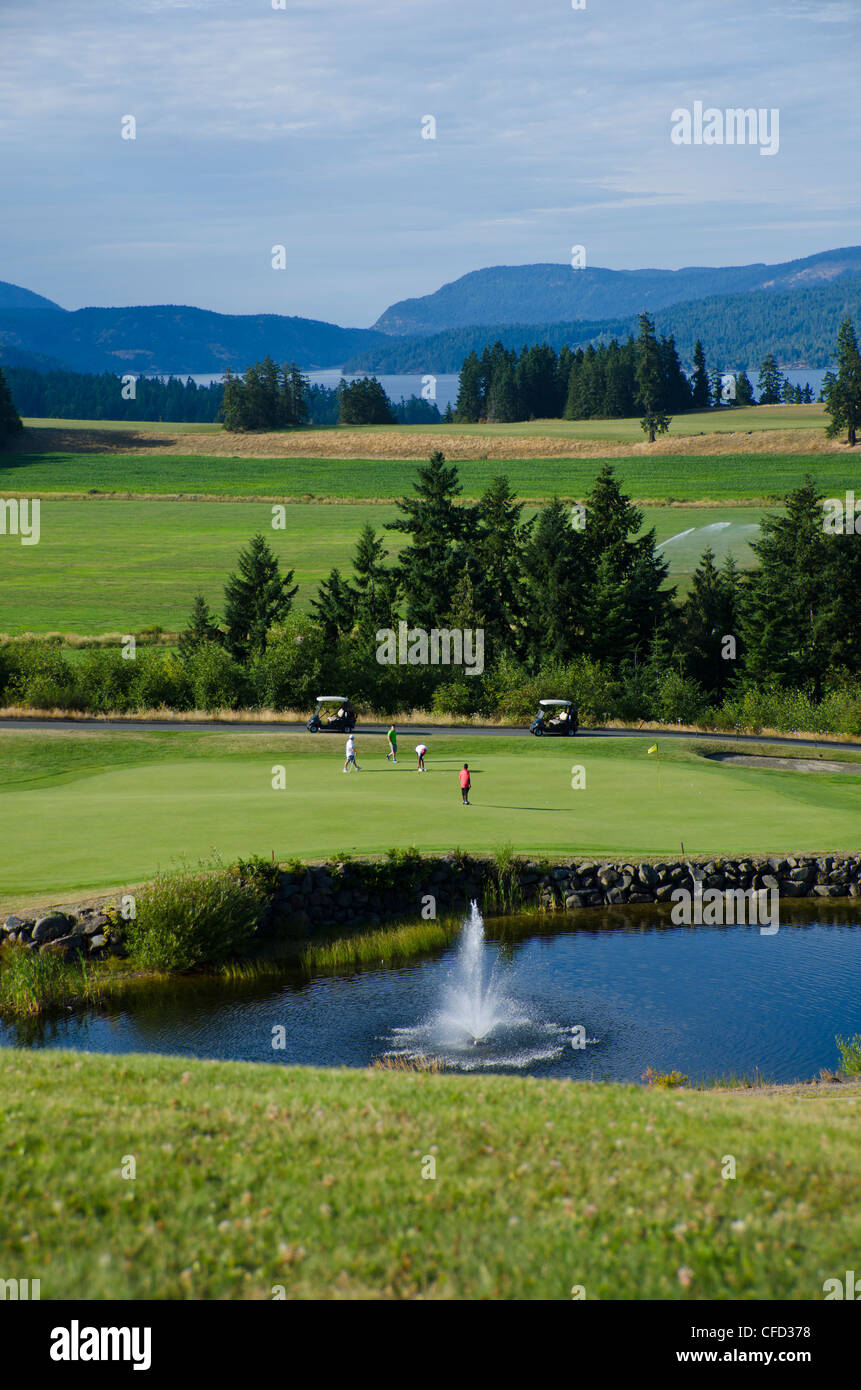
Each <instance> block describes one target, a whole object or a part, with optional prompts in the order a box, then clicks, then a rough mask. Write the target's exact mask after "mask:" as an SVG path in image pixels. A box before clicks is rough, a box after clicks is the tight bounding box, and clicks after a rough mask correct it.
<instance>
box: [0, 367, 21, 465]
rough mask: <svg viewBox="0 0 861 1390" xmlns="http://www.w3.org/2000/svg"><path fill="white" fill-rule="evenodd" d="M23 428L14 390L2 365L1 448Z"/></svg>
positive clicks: (0, 404) (0, 372)
mask: <svg viewBox="0 0 861 1390" xmlns="http://www.w3.org/2000/svg"><path fill="white" fill-rule="evenodd" d="M23 428H24V426H23V425H22V423H21V417H20V415H19V414H18V411H17V409H16V408H15V402H14V401H13V399H12V392H11V391H10V390H9V386H8V384H7V382H6V378H5V376H4V375H3V369H2V367H0V448H2V447H3V445H4V444H6V443H7V442H8V440H10V439H11V438H12V437H13V435H16V434H18V433H19V432H20V431H21V430H22V429H23Z"/></svg>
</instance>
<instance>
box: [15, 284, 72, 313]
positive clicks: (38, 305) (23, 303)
mask: <svg viewBox="0 0 861 1390" xmlns="http://www.w3.org/2000/svg"><path fill="white" fill-rule="evenodd" d="M3 309H56V310H57V312H58V313H61V314H62V313H65V310H64V309H61V308H60V305H59V304H55V303H54V301H53V299H46V298H45V296H44V295H42V294H34V293H33V291H32V290H25V289H22V288H21V286H20V285H10V284H9V281H8V280H0V310H3Z"/></svg>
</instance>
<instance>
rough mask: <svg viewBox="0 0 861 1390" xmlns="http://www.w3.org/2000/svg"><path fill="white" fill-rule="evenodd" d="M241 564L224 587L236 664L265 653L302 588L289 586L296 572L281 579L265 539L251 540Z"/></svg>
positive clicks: (228, 639)
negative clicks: (275, 628)
mask: <svg viewBox="0 0 861 1390" xmlns="http://www.w3.org/2000/svg"><path fill="white" fill-rule="evenodd" d="M238 565H239V573H238V574H232V575H231V576H230V578H229V579H228V581H227V584H226V585H225V588H224V623H225V627H226V629H227V633H226V645H227V649H228V651H229V652H230V654H231V656H233V657H234V658H235V659H236V660H237V661H248V660H249V659H250V658H251V657H252V656H256V655H259V654H260V653H261V652H262V651H263V650H264V648H265V646H266V639H267V634H268V632H269V630H270V628H271V627H272V626H273V625H274V624H275V623H278V622H283V620H284V619H285V618H286V617H287V615H288V613H289V612H290V609H291V607H292V605H293V598H294V597H295V594H296V591H297V589H298V587H299V586H298V585H293V587H292V588H291V587H290V585H291V583H292V580H293V570H288V572H287V574H286V575H284V576H283V578H282V576H281V573H280V571H279V568H278V561H277V559H276V557H275V556H274V555H273V554H272V551H271V550H270V549H269V546H268V545H267V543H266V540H265V538H264V537H263V536H259V535H258V536H253V537H252V539H251V541H250V543H249V546H248V549H247V550H243V551H242V552H241V553H240V555H239V561H238Z"/></svg>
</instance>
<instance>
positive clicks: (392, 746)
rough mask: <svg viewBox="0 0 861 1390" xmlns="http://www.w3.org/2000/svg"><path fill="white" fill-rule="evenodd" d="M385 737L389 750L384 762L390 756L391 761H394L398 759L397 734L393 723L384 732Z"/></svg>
mask: <svg viewBox="0 0 861 1390" xmlns="http://www.w3.org/2000/svg"><path fill="white" fill-rule="evenodd" d="M386 738H387V739H388V740H389V751H388V753H387V754H386V762H388V761H389V759H390V758H391V760H392V762H393V763H396V762H397V760H398V736H397V733H396V732H395V726H394V724H392V726H391V727H390V729H389V731H388V733H387V734H386Z"/></svg>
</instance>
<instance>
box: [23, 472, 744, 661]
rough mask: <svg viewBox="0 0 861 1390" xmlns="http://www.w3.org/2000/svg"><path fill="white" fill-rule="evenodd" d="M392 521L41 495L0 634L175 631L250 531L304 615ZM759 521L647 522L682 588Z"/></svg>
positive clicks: (341, 509) (656, 517)
mask: <svg viewBox="0 0 861 1390" xmlns="http://www.w3.org/2000/svg"><path fill="white" fill-rule="evenodd" d="M532 510H534V509H527V510H526V511H525V513H524V515H529V514H530V512H531V511H532ZM396 515H397V511H396V508H395V507H393V506H391V505H386V504H380V505H377V504H374V503H365V504H359V503H343V504H341V505H338V506H323V505H315V504H314V503H308V502H304V503H303V502H295V503H291V504H290V505H289V506H288V507H287V513H286V526H285V529H284V530H273V529H272V505H271V504H270V503H267V502H262V501H260V502H231V503H228V504H225V503H222V502H190V501H186V502H165V501H155V500H153V501H131V502H128V501H113V500H111V501H100V502H83V501H65V500H59V499H52V498H50V497H49V498H46V499H45V500H44V501H43V502H42V505H41V539H40V541H39V544H38V546H23V545H19V544H14V543H12V544H10V542H9V540H8V539H7V540H6V543H5V544H4V545H3V547H2V552H0V632H7V633H15V632H22V631H32V632H56V631H61V632H77V633H82V634H97V633H100V632H118V631H122V632H135V631H138V630H140V628H142V627H147V626H150V625H151V624H153V623H157V624H159V625H160V626H161V627H163V628H165V629H166V630H167V631H170V632H172V631H176V630H178V629H179V628H181V627H182V626H183V625H184V624H185V622H186V620H187V617H188V613H189V610H190V608H191V604H192V601H193V599H194V596H195V594H196V593H197V592H198V591H201V592H202V593H203V594H204V596H205V598H206V599H207V601H208V602H209V604H210V605H211V606H212V608H213V609H214V611H216V612H220V611H221V608H222V604H223V598H224V584H225V582H226V580H227V577H228V575H229V574H230V573H231V572H232V571H233V570H235V568H236V561H237V558H238V555H239V552H240V550H241V549H243V548H244V547H245V546H246V545H247V544H248V542H249V540H250V539H251V537H252V536H253V535H254V534H255V533H256V532H262V533H263V534H265V535H266V537H267V539H268V541H269V544H270V545H271V547H272V549H273V551H274V553H275V554H276V555H277V556H278V559H279V561H280V562H281V568H282V573H283V572H286V571H287V570H288V569H293V570H295V581H294V582H297V583H298V584H299V593H298V594H297V597H296V603H297V604H298V605H299V607H301V608H303V609H307V608H308V606H309V602H310V600H311V598H312V597H314V596H315V595H316V592H317V587H318V585H319V584H320V582H321V580H323V579H324V578H325V577H326V576H327V575H328V573H329V570H330V569H331V568H332V566H333V565H337V566H338V567H339V569H340V570H341V573H342V574H349V572H350V567H351V564H352V556H353V552H354V549H355V545H356V541H357V539H358V536H359V532H360V530H361V527H362V524H363V523H364V522H365V521H370V522H371V524H372V525H373V526H374V528H375V529H376V530H377V531H378V532H380V533H381V534H383V535H384V538H385V543H386V545H387V547H388V548H389V551H390V554H391V555H394V554H396V553H397V551H398V550H399V548H400V545H401V543H402V537H401V535H400V534H399V533H397V532H383V529H382V528H383V523H384V522H386V521H391V520H392V519H393V518H394V517H395V516H396ZM759 516H760V512H759V510H758V509H756V508H744V507H741V508H738V507H717V508H712V509H709V508H700V509H697V508H692V509H684V510H676V509H673V508H669V507H666V508H647V509H646V515H645V520H644V525H645V526H647V527H651V526H654V527H655V530H656V532H657V535H658V539H659V541H667V542H669V544H668V545H667V546H666V551H665V556H666V559H667V560H668V561H669V563H670V567H671V582H673V583H676V584H679V585H680V587H681V589H682V590H684V589H685V588H686V587H687V583H688V580H689V577H690V574H691V572H692V570H693V569H694V568H695V566H696V565H697V563H698V561H699V558H700V556H701V554H702V551H703V550H704V549H705V547H706V545H711V547H712V549H713V550H714V552H715V554H716V555H717V556H718V558H719V559H721V560H722V559H723V556H724V555H726V554H727V553H728V552H730V551H731V552H732V553H733V554H734V555H735V557H736V560H737V561H738V563H739V565H740V566H741V567H742V568H744V567H749V566H750V565H751V564H752V563H753V561H754V558H755V557H754V556H753V553H752V552H751V550H750V541H751V540H752V539H754V538H755V537H756V535H757V529H756V527H757V522H758V520H759ZM682 533H687V534H682ZM675 537H677V539H671V538H675Z"/></svg>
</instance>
